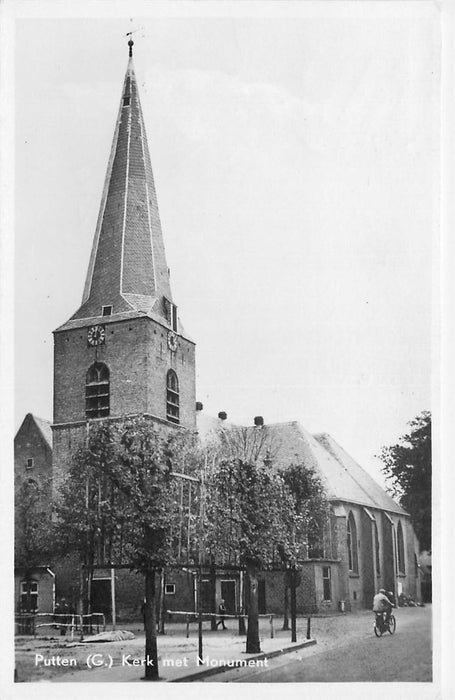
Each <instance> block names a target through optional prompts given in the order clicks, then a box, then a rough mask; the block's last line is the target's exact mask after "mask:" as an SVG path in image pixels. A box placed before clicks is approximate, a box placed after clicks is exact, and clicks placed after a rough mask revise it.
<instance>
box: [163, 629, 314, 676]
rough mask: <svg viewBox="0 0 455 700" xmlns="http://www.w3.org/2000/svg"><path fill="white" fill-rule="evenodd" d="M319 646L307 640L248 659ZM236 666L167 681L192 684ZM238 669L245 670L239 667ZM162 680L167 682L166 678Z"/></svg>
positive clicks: (269, 656)
mask: <svg viewBox="0 0 455 700" xmlns="http://www.w3.org/2000/svg"><path fill="white" fill-rule="evenodd" d="M314 644H317V642H316V640H315V639H305V641H304V642H299V643H297V644H294V645H293V646H292V647H283V648H282V649H274V650H273V651H264V652H262V653H261V654H254V655H252V656H249V657H248V659H247V660H248V661H260V660H262V659H273V657H275V656H280V655H281V654H289V653H290V652H292V651H297V650H298V649H303V648H304V647H310V646H313V645H314ZM232 661H233V662H235V661H238V659H232ZM233 668H236V666H230V665H229V666H228V665H226V666H215V667H213V668H206V669H204V670H203V671H196V672H195V673H191V674H189V675H188V676H180V678H174V679H172V680H169V681H167V682H168V683H192V682H193V681H197V680H199V679H200V678H205V677H207V676H214V675H215V674H217V673H224V672H225V671H231V670H232V669H233ZM238 668H244V667H243V666H239V667H238ZM162 680H165V679H164V678H163V679H162Z"/></svg>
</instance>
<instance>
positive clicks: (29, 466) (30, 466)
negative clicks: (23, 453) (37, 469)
mask: <svg viewBox="0 0 455 700" xmlns="http://www.w3.org/2000/svg"><path fill="white" fill-rule="evenodd" d="M34 466H35V460H34V459H33V457H29V458H28V459H27V465H26V469H33V467H34Z"/></svg>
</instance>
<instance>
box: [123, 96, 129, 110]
mask: <svg viewBox="0 0 455 700" xmlns="http://www.w3.org/2000/svg"><path fill="white" fill-rule="evenodd" d="M129 104H130V97H129V95H125V97H124V98H123V106H124V107H128V105H129Z"/></svg>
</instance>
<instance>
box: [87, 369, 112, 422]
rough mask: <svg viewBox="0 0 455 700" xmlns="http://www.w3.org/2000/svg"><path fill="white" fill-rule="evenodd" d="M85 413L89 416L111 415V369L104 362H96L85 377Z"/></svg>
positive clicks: (102, 416) (101, 416)
mask: <svg viewBox="0 0 455 700" xmlns="http://www.w3.org/2000/svg"><path fill="white" fill-rule="evenodd" d="M85 415H86V416H87V418H104V417H105V416H108V415H109V370H108V368H107V367H106V365H105V364H103V363H102V362H95V363H94V364H93V365H92V366H91V367H90V369H89V370H88V372H87V376H86V378H85Z"/></svg>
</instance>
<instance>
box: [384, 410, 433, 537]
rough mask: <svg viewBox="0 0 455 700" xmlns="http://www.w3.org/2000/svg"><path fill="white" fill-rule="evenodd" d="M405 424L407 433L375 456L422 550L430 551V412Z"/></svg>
mask: <svg viewBox="0 0 455 700" xmlns="http://www.w3.org/2000/svg"><path fill="white" fill-rule="evenodd" d="M408 425H409V427H410V430H409V432H408V433H407V434H406V435H403V437H401V438H400V440H399V441H398V443H397V444H396V445H391V446H390V447H383V448H382V450H381V453H380V454H379V455H378V456H379V459H381V461H382V462H383V464H384V467H383V469H382V471H383V472H384V474H385V476H386V479H387V480H388V481H389V483H390V488H389V490H390V493H391V494H392V496H393V497H394V498H397V499H398V500H399V502H400V505H402V506H403V508H404V509H405V510H406V511H407V512H408V513H409V515H410V517H411V522H412V524H413V527H414V530H415V533H416V535H417V537H418V539H419V543H420V549H421V551H422V550H428V551H431V413H430V412H429V411H423V412H422V413H421V414H419V415H418V416H416V418H414V420H412V421H410V422H409V423H408Z"/></svg>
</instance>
